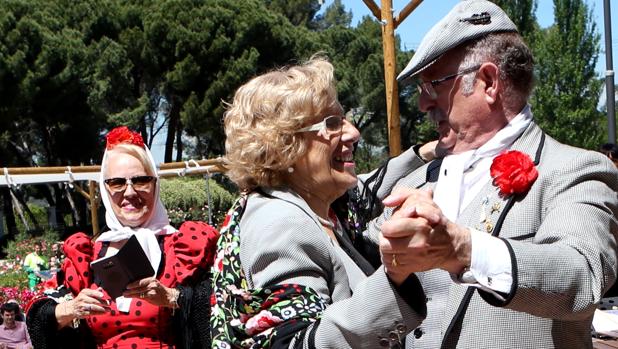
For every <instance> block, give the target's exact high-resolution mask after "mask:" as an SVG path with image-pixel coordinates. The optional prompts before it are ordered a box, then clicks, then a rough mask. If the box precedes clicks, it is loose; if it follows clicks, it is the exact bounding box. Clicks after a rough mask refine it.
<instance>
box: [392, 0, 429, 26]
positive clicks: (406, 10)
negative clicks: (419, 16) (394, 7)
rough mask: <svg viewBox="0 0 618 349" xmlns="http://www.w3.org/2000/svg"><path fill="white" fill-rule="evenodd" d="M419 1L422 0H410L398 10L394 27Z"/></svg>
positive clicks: (421, 0)
mask: <svg viewBox="0 0 618 349" xmlns="http://www.w3.org/2000/svg"><path fill="white" fill-rule="evenodd" d="M421 2H423V0H412V1H410V2H409V3H408V4H407V5H406V7H404V8H403V9H402V10H401V12H399V15H397V17H395V29H396V28H397V27H398V26H399V24H401V22H403V21H404V20H405V19H406V17H408V15H409V14H410V13H412V11H414V10H415V9H416V8H417V7H418V5H420V4H421Z"/></svg>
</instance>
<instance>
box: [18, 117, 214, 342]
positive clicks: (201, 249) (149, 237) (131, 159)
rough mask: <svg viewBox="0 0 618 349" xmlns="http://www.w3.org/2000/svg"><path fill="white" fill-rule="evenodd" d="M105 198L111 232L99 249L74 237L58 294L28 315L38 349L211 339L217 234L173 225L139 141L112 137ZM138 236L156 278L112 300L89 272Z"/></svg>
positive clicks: (120, 132) (124, 133)
mask: <svg viewBox="0 0 618 349" xmlns="http://www.w3.org/2000/svg"><path fill="white" fill-rule="evenodd" d="M100 191H101V198H102V201H103V204H104V205H105V209H106V214H105V220H106V223H107V228H108V229H109V230H108V231H106V232H104V233H103V234H101V235H100V236H99V237H98V238H97V239H96V240H95V241H94V242H93V241H92V240H91V239H90V238H89V237H88V236H86V235H85V234H83V233H77V234H75V235H72V236H71V237H69V238H68V239H67V240H66V242H65V243H64V252H65V254H66V259H65V262H64V264H63V266H62V271H61V272H59V273H58V275H57V277H56V281H57V285H58V286H59V287H58V288H56V289H55V290H54V291H53V292H47V293H46V294H45V295H42V296H41V297H39V298H37V299H36V300H35V301H34V302H32V303H31V305H30V307H29V311H28V328H29V332H30V335H31V337H32V341H33V344H34V347H35V348H95V347H96V348H140V349H142V348H192V347H201V341H203V340H205V338H207V336H208V335H209V334H208V327H206V326H207V324H208V321H207V317H208V314H209V312H210V310H209V308H208V307H209V300H208V299H207V296H208V294H209V287H210V284H209V282H208V279H207V277H206V272H207V270H208V268H209V266H211V265H212V262H213V259H214V256H213V251H214V248H215V247H214V245H215V244H216V240H217V238H218V233H217V231H216V230H215V229H213V228H212V227H211V226H209V225H207V224H205V223H201V222H185V223H184V224H182V226H181V227H180V228H179V229H178V230H176V229H175V228H173V227H172V226H170V225H169V218H168V216H167V212H166V210H165V208H164V207H163V204H162V203H161V201H160V199H159V183H158V178H157V176H156V170H155V162H154V160H153V158H152V154H151V153H150V151H149V150H148V148H147V147H146V146H145V145H144V142H143V140H142V137H141V135H139V134H138V133H135V132H132V131H130V130H129V129H127V128H126V127H118V128H116V129H114V130H112V131H111V132H110V133H109V134H108V135H107V149H106V151H105V154H104V156H103V161H102V166H101V181H100ZM133 235H135V237H136V238H137V240H138V241H139V243H140V245H141V246H142V249H143V250H144V252H145V253H146V255H147V257H148V259H149V262H150V264H151V266H152V267H153V270H156V275H155V276H153V277H150V278H146V279H142V280H139V281H136V282H134V283H132V284H129V286H127V289H126V291H125V292H124V294H123V295H122V296H120V297H118V298H115V299H112V298H111V297H110V296H109V295H108V294H107V292H106V291H105V289H103V288H102V287H100V280H99V278H98V277H97V275H96V274H94V273H93V271H92V269H91V268H90V263H91V262H92V261H94V260H96V259H99V258H102V257H106V256H111V255H113V254H115V253H116V252H117V251H118V250H119V249H120V248H121V247H122V246H123V245H124V243H125V242H126V241H127V239H128V238H129V237H131V236H133Z"/></svg>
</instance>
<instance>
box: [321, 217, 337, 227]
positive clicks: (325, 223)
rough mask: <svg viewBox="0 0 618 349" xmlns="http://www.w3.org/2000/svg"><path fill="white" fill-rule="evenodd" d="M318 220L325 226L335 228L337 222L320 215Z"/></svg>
mask: <svg viewBox="0 0 618 349" xmlns="http://www.w3.org/2000/svg"><path fill="white" fill-rule="evenodd" d="M318 221H319V222H320V224H322V225H323V226H325V227H327V228H330V229H335V224H334V223H333V222H332V221H331V220H330V219H324V218H322V217H320V216H318Z"/></svg>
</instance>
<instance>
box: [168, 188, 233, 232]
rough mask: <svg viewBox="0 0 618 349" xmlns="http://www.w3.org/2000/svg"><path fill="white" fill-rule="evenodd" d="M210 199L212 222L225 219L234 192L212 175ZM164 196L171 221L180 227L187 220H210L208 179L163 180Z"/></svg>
mask: <svg viewBox="0 0 618 349" xmlns="http://www.w3.org/2000/svg"><path fill="white" fill-rule="evenodd" d="M208 185H209V187H210V201H211V212H212V219H213V225H216V224H217V223H219V222H222V219H223V217H224V216H225V213H226V212H227V210H228V209H229V208H230V207H231V206H232V204H233V202H234V199H235V196H234V195H233V194H232V193H230V192H228V191H226V190H225V189H223V187H221V186H220V185H219V184H218V183H217V182H215V181H214V180H212V179H210V180H209V181H208ZM161 200H162V201H163V205H164V206H165V207H166V208H167V210H168V214H169V216H170V221H171V223H172V225H173V226H175V227H178V226H180V224H182V223H183V222H184V221H187V220H198V221H204V222H208V192H207V191H206V181H205V180H204V179H200V178H174V179H166V180H164V181H162V182H161Z"/></svg>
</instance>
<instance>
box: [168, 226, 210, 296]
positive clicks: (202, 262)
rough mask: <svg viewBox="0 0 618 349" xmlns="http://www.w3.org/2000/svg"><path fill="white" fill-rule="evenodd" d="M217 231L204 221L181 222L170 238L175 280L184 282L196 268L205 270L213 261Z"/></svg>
mask: <svg viewBox="0 0 618 349" xmlns="http://www.w3.org/2000/svg"><path fill="white" fill-rule="evenodd" d="M218 239H219V232H217V230H216V229H215V228H213V227H212V226H210V225H208V224H206V223H204V222H193V221H188V222H185V223H183V224H182V225H181V226H180V228H179V229H178V233H176V234H174V237H173V239H172V248H173V250H174V251H173V254H174V255H175V263H174V270H175V272H176V279H177V282H178V283H180V284H184V283H185V281H187V279H190V278H191V277H192V276H193V274H194V273H195V271H196V270H198V269H202V270H207V269H208V268H209V267H210V266H212V263H213V262H214V258H215V252H216V245H217V240H218Z"/></svg>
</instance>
